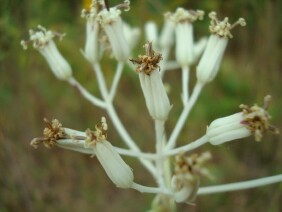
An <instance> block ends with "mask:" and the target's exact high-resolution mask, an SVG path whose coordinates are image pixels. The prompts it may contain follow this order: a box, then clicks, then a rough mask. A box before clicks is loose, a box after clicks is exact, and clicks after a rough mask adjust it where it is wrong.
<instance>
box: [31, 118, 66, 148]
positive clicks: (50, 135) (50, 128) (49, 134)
mask: <svg viewBox="0 0 282 212" xmlns="http://www.w3.org/2000/svg"><path fill="white" fill-rule="evenodd" d="M44 122H45V124H46V127H45V128H44V130H43V136H44V137H43V138H34V139H32V141H31V142H30V145H31V146H33V147H34V148H37V147H38V145H39V144H41V143H43V144H44V146H45V147H47V148H51V147H53V146H54V145H55V144H56V142H57V140H58V139H63V138H66V137H67V135H66V133H65V131H64V128H63V127H62V124H61V123H60V122H59V121H58V120H57V119H53V120H52V121H51V122H50V121H49V120H48V119H46V118H44Z"/></svg>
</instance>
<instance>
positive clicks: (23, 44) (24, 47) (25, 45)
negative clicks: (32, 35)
mask: <svg viewBox="0 0 282 212" xmlns="http://www.w3.org/2000/svg"><path fill="white" fill-rule="evenodd" d="M21 46H22V47H23V49H24V50H27V42H26V41H24V40H21Z"/></svg>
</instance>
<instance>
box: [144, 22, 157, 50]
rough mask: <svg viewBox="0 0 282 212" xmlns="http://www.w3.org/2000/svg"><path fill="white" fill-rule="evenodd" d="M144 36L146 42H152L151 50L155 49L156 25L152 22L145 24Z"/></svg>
mask: <svg viewBox="0 0 282 212" xmlns="http://www.w3.org/2000/svg"><path fill="white" fill-rule="evenodd" d="M145 34H146V40H147V41H150V42H152V45H153V49H157V48H158V47H157V46H156V45H157V41H158V27H157V24H156V23H155V22H153V21H149V22H147V23H146V24H145Z"/></svg>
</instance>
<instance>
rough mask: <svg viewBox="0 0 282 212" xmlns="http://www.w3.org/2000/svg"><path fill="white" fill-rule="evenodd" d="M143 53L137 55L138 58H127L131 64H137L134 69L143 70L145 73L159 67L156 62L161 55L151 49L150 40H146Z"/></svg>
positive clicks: (160, 58) (148, 73) (159, 59)
mask: <svg viewBox="0 0 282 212" xmlns="http://www.w3.org/2000/svg"><path fill="white" fill-rule="evenodd" d="M144 48H145V55H139V56H138V59H129V60H130V61H131V62H132V63H133V64H138V66H137V68H136V71H137V72H144V73H145V74H147V75H150V73H151V72H152V71H153V70H155V69H159V70H160V67H159V65H158V63H159V62H160V61H161V60H162V59H163V58H162V55H161V54H160V53H158V52H155V51H154V50H153V49H152V42H147V43H146V44H145V45H144Z"/></svg>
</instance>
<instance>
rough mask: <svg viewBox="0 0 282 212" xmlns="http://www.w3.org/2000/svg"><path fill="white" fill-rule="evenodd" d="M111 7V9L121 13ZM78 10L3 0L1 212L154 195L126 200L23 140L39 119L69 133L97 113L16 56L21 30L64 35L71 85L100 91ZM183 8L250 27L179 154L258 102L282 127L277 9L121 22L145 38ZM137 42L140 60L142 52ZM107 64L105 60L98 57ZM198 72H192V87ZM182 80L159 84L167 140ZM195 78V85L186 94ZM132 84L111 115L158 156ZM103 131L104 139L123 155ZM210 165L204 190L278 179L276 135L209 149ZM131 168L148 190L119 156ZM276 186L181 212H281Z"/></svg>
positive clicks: (145, 5)
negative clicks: (167, 102) (215, 123)
mask: <svg viewBox="0 0 282 212" xmlns="http://www.w3.org/2000/svg"><path fill="white" fill-rule="evenodd" d="M119 2H120V1H118V0H109V3H110V5H115V4H117V3H119ZM83 6H84V2H83V1H82V0H81V1H79V0H76V1H75V0H60V1H58V0H37V1H31V0H21V1H20V0H14V1H9V0H4V2H3V1H1V7H0V111H1V112H0V142H1V148H0V185H1V187H0V211H1V212H2V211H100V210H103V211H146V210H147V209H149V208H150V204H151V200H152V198H153V195H148V194H140V193H138V192H136V191H133V190H121V189H117V188H115V186H114V185H113V184H112V183H111V182H110V181H109V180H108V179H107V177H106V175H105V173H104V171H103V170H102V168H101V167H100V164H99V163H98V162H97V160H95V159H91V158H89V156H86V155H82V154H79V153H75V152H70V151H65V150H62V149H58V148H53V149H52V150H48V149H46V148H44V147H43V146H40V148H39V149H37V150H34V149H33V148H32V147H31V146H30V145H29V142H30V140H31V139H32V138H33V137H36V136H41V135H42V129H43V127H44V125H43V122H42V119H43V118H44V117H47V118H49V119H52V118H58V119H59V120H60V121H61V122H62V123H63V125H64V126H66V127H70V128H74V129H78V130H85V129H86V128H88V127H90V128H91V127H92V128H93V127H94V125H95V124H96V123H97V121H98V120H100V117H101V116H102V115H106V114H105V112H104V111H102V110H100V109H97V108H94V107H93V106H92V105H91V104H90V103H88V102H87V101H86V100H84V99H83V98H82V97H81V96H80V95H79V93H78V92H76V90H74V89H73V88H71V87H70V86H69V85H68V84H67V83H65V82H61V81H58V80H57V79H56V78H55V77H54V76H53V74H52V73H51V71H50V70H49V67H48V66H47V63H46V62H45V61H44V59H43V58H42V57H41V56H40V55H39V53H38V52H37V51H35V50H33V49H32V48H29V49H28V50H27V51H24V50H22V48H21V46H20V40H21V39H27V36H28V29H30V28H35V27H36V26H37V24H41V25H43V26H46V27H47V28H50V29H52V30H55V31H58V32H65V33H66V34H67V36H66V37H65V39H64V40H63V41H62V42H58V47H59V48H60V50H61V52H62V54H63V55H64V56H65V57H66V58H67V59H68V60H69V62H70V63H71V65H72V68H73V70H74V75H75V76H76V77H77V78H78V79H79V81H81V82H82V83H83V84H84V85H85V86H86V87H87V88H88V89H89V90H91V92H93V93H96V94H97V93H98V88H97V84H96V82H95V75H94V74H93V72H92V71H91V67H90V65H88V64H87V62H86V61H85V60H84V58H83V57H82V55H81V53H80V51H79V49H81V48H83V46H84V36H85V26H84V20H82V19H81V18H80V11H81V8H82V7H83ZM178 6H183V7H185V8H189V9H190V8H191V9H202V10H205V11H206V12H209V11H212V10H215V11H217V13H218V14H219V16H220V17H224V16H229V17H230V20H231V21H236V20H237V18H239V17H244V18H245V19H246V21H247V27H245V28H238V29H235V30H234V32H233V34H234V39H232V40H231V41H230V42H229V46H228V48H227V52H226V54H225V56H224V59H223V64H222V66H221V70H220V73H219V75H218V76H217V78H216V79H215V81H214V82H213V83H210V84H208V85H207V86H206V87H205V89H204V92H203V93H202V94H201V96H200V98H199V101H198V102H197V104H196V106H195V108H194V109H193V111H192V113H191V116H190V117H189V120H188V123H187V125H186V126H185V128H184V130H183V133H182V134H181V137H180V138H179V143H178V144H179V145H180V144H184V143H187V142H189V141H192V140H193V139H195V138H197V137H199V136H201V135H202V134H203V133H204V131H205V128H206V126H207V125H208V124H209V123H210V122H211V121H212V120H214V119H215V118H217V117H221V116H226V115H229V114H232V113H234V112H237V111H238V105H239V104H241V103H245V104H248V105H252V104H253V103H256V102H257V103H259V104H262V100H263V97H264V96H265V95H266V94H271V95H272V97H273V102H272V105H271V108H270V113H271V114H272V116H273V119H272V122H273V124H275V125H276V126H277V127H278V128H279V129H281V126H282V112H281V107H282V94H281V75H282V72H281V47H282V45H281V42H282V35H281V33H282V30H281V28H282V13H281V12H282V8H281V1H278V0H277V1H267V0H249V1H244V0H234V1H219V0H214V1H208V0H205V1H184V0H177V1H168V0H167V1H165V0H163V1H162V0H146V1H145V0H144V1H143V0H140V1H137V0H135V1H132V4H131V10H130V12H128V13H124V14H123V17H124V19H125V20H126V21H127V22H129V23H130V24H131V25H134V26H139V27H141V28H142V26H143V24H144V23H145V22H146V21H148V20H155V21H156V22H157V23H158V25H159V27H161V24H162V14H163V13H164V12H166V11H168V10H170V11H175V9H176V8H177V7H178ZM208 22H209V21H208V18H205V20H204V21H202V22H197V23H196V24H195V33H196V35H195V37H196V38H200V37H201V36H204V35H207V34H208V30H207V27H208ZM143 42H144V38H143V40H142V41H141V42H140V45H139V47H138V48H137V49H136V50H135V53H134V54H135V55H138V54H139V53H140V52H142V51H143V49H142V48H141V46H142V43H143ZM105 61H111V60H108V59H105ZM114 65H115V63H114V62H107V64H106V65H104V66H103V67H104V70H105V75H106V77H107V79H109V80H110V79H111V77H112V76H113V70H114ZM193 77H194V72H193V73H192V78H193ZM179 81H180V72H179V71H173V72H169V73H168V74H167V75H166V76H165V82H168V83H169V84H170V85H171V92H170V93H169V96H170V99H171V102H172V103H173V105H174V106H173V109H172V111H171V113H170V117H169V118H170V120H169V121H168V123H167V131H168V132H171V130H172V128H173V126H174V124H175V122H176V120H177V117H178V115H179V113H180V112H181V104H180V103H181V102H180V98H179V97H180V89H181V88H180V86H179ZM194 81H195V80H192V82H191V83H192V85H193V83H194ZM139 87H140V85H139V81H138V77H137V75H136V74H135V73H134V72H132V71H130V70H126V71H125V74H124V75H123V77H122V79H121V84H120V86H119V91H118V95H117V97H116V99H115V105H116V108H117V111H118V112H119V114H120V116H121V119H122V120H123V122H124V124H125V126H127V129H128V131H129V132H130V134H131V135H132V136H133V137H134V138H135V140H137V141H138V145H139V146H140V147H141V148H142V149H144V150H145V151H153V150H154V144H153V143H152V141H153V140H154V134H153V133H154V130H153V129H154V126H153V123H152V121H151V120H150V117H149V116H148V115H147V110H146V107H145V104H144V101H143V97H142V93H141V91H140V88H139ZM109 127H110V128H111V129H112V130H110V132H109V136H108V137H109V140H110V141H111V142H112V143H114V144H115V145H117V146H124V145H123V143H122V142H121V139H120V137H119V136H118V134H117V133H116V131H115V130H114V129H113V126H112V124H111V123H109ZM208 149H209V150H210V151H211V152H212V153H213V160H212V161H211V162H210V164H209V168H210V170H211V172H212V173H213V175H214V176H215V180H214V181H207V180H203V181H202V185H210V184H217V183H228V182H235V181H241V180H248V179H253V178H257V177H263V176H270V175H274V174H279V173H281V164H282V154H281V150H282V144H281V135H278V136H274V135H271V134H267V135H265V136H264V138H263V141H262V142H260V143H257V142H255V141H254V139H253V138H249V139H243V140H240V141H234V142H230V143H228V144H224V145H222V146H219V147H213V146H210V145H207V146H205V147H203V148H201V149H200V151H202V150H208ZM125 159H126V161H127V162H128V163H129V164H130V165H131V166H132V167H133V169H134V173H135V179H136V181H137V182H140V183H141V184H148V185H154V183H153V180H152V178H151V177H150V176H149V175H147V174H146V172H144V169H143V167H141V166H140V165H139V164H138V163H137V162H136V160H135V159H132V158H125ZM281 192H282V184H281V183H280V184H275V185H271V186H266V187H261V188H257V189H250V190H244V191H237V192H230V193H224V194H214V195H209V196H201V197H198V198H197V201H196V206H188V205H185V204H180V205H178V209H179V211H188V210H189V211H281V210H282V201H281V200H282V194H281Z"/></svg>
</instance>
